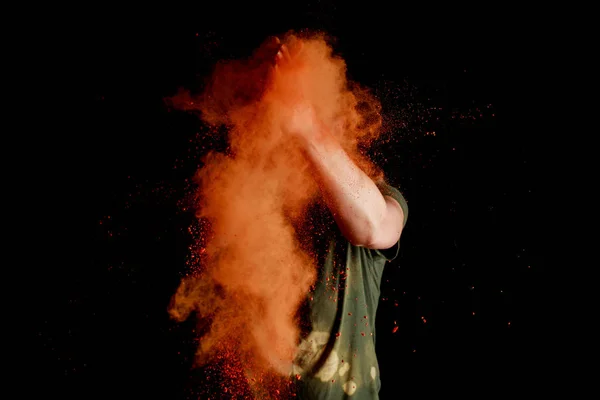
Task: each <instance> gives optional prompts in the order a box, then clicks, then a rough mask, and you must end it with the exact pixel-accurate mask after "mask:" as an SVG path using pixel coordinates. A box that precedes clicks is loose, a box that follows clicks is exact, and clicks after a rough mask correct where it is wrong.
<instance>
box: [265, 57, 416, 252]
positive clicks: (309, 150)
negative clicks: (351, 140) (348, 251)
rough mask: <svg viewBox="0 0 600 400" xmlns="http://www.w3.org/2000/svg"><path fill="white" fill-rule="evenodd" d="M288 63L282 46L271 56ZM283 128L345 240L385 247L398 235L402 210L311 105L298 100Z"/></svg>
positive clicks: (279, 65) (278, 63) (279, 63)
mask: <svg viewBox="0 0 600 400" xmlns="http://www.w3.org/2000/svg"><path fill="white" fill-rule="evenodd" d="M290 61H291V56H290V53H289V50H288V49H287V48H286V46H285V45H283V46H281V49H280V50H279V52H278V53H277V56H276V66H275V69H276V71H277V70H278V69H280V68H285V66H286V63H288V62H290ZM290 110H291V113H290V116H289V118H288V119H286V122H285V126H283V127H282V130H283V131H284V132H285V133H287V134H290V135H292V136H293V137H294V138H295V139H296V140H297V142H298V143H299V145H300V147H301V149H302V151H303V152H304V154H305V155H306V158H307V160H308V161H309V164H310V166H311V168H312V170H313V173H314V176H315V179H316V180H317V182H318V184H319V187H320V189H321V193H322V195H323V197H324V199H325V202H326V204H327V206H328V208H329V210H330V211H331V213H332V214H333V217H334V218H335V221H336V223H337V225H338V227H339V228H340V230H341V232H342V234H343V235H344V236H345V237H346V239H347V240H348V241H349V242H350V243H352V244H353V245H356V246H363V247H367V248H370V249H388V248H390V247H392V246H393V245H394V244H395V243H396V242H397V241H398V240H399V238H400V234H401V233H402V228H403V226H402V224H403V221H404V214H403V211H402V208H401V207H400V205H399V204H398V202H397V201H396V200H395V199H393V198H392V197H389V196H384V195H382V194H381V192H380V191H379V189H378V188H377V186H376V184H375V183H374V182H373V181H372V180H371V178H369V177H368V176H367V175H366V174H365V173H364V172H363V171H362V170H361V169H360V168H359V167H358V166H357V165H356V164H355V163H354V162H353V161H352V160H351V159H350V157H349V156H348V154H347V153H346V152H345V151H344V149H343V148H342V146H341V145H340V143H339V142H338V141H337V140H336V139H335V138H334V136H333V135H332V134H331V131H330V128H329V127H327V126H324V125H323V124H322V123H321V122H320V121H318V119H317V117H316V115H315V112H314V109H313V108H312V106H311V105H310V104H307V103H305V102H302V101H299V102H297V103H295V104H293V106H291V107H290Z"/></svg>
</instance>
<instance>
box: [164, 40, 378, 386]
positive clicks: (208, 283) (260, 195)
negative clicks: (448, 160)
mask: <svg viewBox="0 0 600 400" xmlns="http://www.w3.org/2000/svg"><path fill="white" fill-rule="evenodd" d="M282 42H283V43H285V44H286V45H287V46H288V48H289V49H290V52H291V53H293V54H294V58H293V61H292V64H291V66H290V67H289V68H287V69H286V70H285V71H283V72H282V73H281V74H273V73H272V68H273V62H272V61H274V56H275V53H276V51H277V49H278V47H277V45H276V44H274V42H273V41H267V42H265V43H264V44H263V45H262V46H261V47H260V48H259V49H258V50H257V51H256V52H255V53H254V55H253V56H252V57H251V58H250V59H248V60H238V61H228V62H220V63H218V64H217V65H216V66H215V68H214V71H213V74H212V75H211V77H210V79H209V80H208V81H207V85H206V88H205V90H204V92H203V93H202V94H201V95H200V96H198V97H192V96H191V95H190V94H189V93H188V92H180V93H179V94H178V95H176V96H175V97H173V98H172V99H170V100H171V102H172V104H173V105H174V106H175V107H177V108H180V109H186V110H194V111H198V112H199V114H200V116H201V118H202V119H203V120H204V121H205V122H206V123H208V124H210V125H212V126H215V127H217V126H226V127H227V131H228V144H229V148H228V151H227V152H226V153H218V152H211V153H209V154H208V155H207V156H206V157H205V159H204V160H203V167H202V168H201V169H200V170H199V171H198V172H197V176H196V178H197V183H198V193H197V194H196V198H197V201H198V203H197V210H198V211H197V216H198V218H200V219H202V220H205V221H208V224H209V227H210V229H209V230H207V232H205V233H204V234H205V235H206V236H205V237H204V238H203V244H204V246H203V247H202V254H198V255H197V256H198V257H199V258H201V259H202V267H201V270H200V271H198V272H197V273H195V274H191V275H190V276H188V277H187V278H185V279H184V280H183V281H182V282H181V284H180V286H179V288H178V290H177V292H176V293H175V294H174V296H173V299H172V303H171V305H170V308H169V312H170V315H171V316H172V317H173V318H174V319H176V320H178V321H183V320H185V319H187V318H188V317H189V315H190V314H191V313H197V316H198V319H199V321H207V320H208V321H210V327H209V329H208V330H207V332H206V333H205V334H204V336H203V337H201V338H200V340H199V343H200V345H199V348H198V352H197V361H198V363H199V364H205V363H214V362H215V361H216V360H217V359H218V360H219V362H220V363H221V364H223V363H224V364H227V365H226V366H225V367H223V368H224V369H225V370H227V371H229V372H228V373H230V374H232V375H236V376H238V375H240V374H243V376H245V377H246V379H247V382H248V383H249V384H250V386H252V387H253V390H254V393H255V394H256V393H259V392H260V393H265V392H266V393H269V396H272V397H273V398H278V397H280V396H283V393H284V392H283V390H284V388H283V387H282V385H283V384H284V383H285V382H288V381H289V379H290V378H289V376H290V373H291V365H292V360H293V358H294V355H295V352H296V345H297V342H298V335H299V328H298V323H297V320H296V313H297V310H298V307H299V305H300V304H301V302H302V301H303V300H304V299H305V298H306V295H307V293H308V291H309V288H310V286H311V284H312V283H313V282H314V280H315V277H316V268H317V265H315V263H314V261H313V257H312V255H311V254H310V252H306V251H304V250H303V248H301V246H300V244H299V242H298V240H297V237H298V234H300V235H301V234H302V233H301V232H300V233H298V232H296V230H295V228H294V227H295V226H300V225H301V224H299V223H298V222H299V221H300V222H301V221H302V219H303V218H304V215H305V211H306V209H307V207H308V206H309V205H310V204H311V203H312V202H315V201H318V199H319V193H318V187H317V185H316V183H315V182H314V180H313V178H312V176H311V174H310V171H309V169H308V164H307V161H306V160H305V158H304V156H303V155H302V153H301V152H300V150H299V149H298V148H297V147H296V144H295V142H294V141H292V140H290V139H289V138H288V137H286V135H284V134H283V133H282V132H281V129H280V126H281V121H282V119H283V118H286V106H287V105H288V104H290V103H293V102H294V101H295V100H296V99H297V98H299V97H302V98H304V99H305V100H308V101H309V102H310V103H312V105H313V106H314V108H315V111H316V114H317V116H318V117H319V118H320V120H321V121H322V122H323V124H325V125H327V126H329V127H331V128H332V131H333V132H334V135H335V136H336V138H337V139H338V140H339V141H340V143H341V144H342V146H343V147H344V148H345V150H346V151H347V152H348V154H349V155H350V156H351V157H352V158H353V160H354V161H355V162H356V163H357V164H358V165H359V166H360V167H361V168H362V169H363V170H364V171H365V172H366V173H367V174H369V175H370V176H371V177H373V178H375V177H378V176H380V175H381V171H380V170H379V169H378V168H377V167H376V166H374V165H373V163H372V162H371V161H370V160H369V158H368V157H367V156H366V155H365V154H364V150H363V151H359V149H365V148H368V146H369V144H370V143H372V142H373V141H374V140H376V139H377V138H378V137H379V134H380V128H381V115H380V109H381V106H380V104H379V102H378V101H377V100H376V99H375V98H374V97H373V96H372V95H371V94H370V92H369V91H368V90H366V89H364V88H361V87H360V86H359V85H358V84H356V83H352V82H349V81H348V80H347V79H346V64H345V62H344V60H343V59H341V58H339V57H337V56H334V55H333V54H332V49H331V47H330V46H329V45H328V44H327V41H326V37H325V35H323V34H319V33H311V34H302V35H298V34H295V33H288V34H286V35H285V36H284V37H283V38H282ZM215 131H216V129H215ZM228 390H230V391H231V390H232V389H231V388H229V389H228ZM240 390H241V389H240ZM277 393H280V395H278V394H277ZM260 396H261V398H263V397H262V396H264V394H261V395H260Z"/></svg>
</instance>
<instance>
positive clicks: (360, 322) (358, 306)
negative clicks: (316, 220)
mask: <svg viewBox="0 0 600 400" xmlns="http://www.w3.org/2000/svg"><path fill="white" fill-rule="evenodd" d="M378 187H379V189H380V191H381V192H382V194H384V195H386V196H390V197H392V198H394V199H395V200H396V201H398V203H399V204H400V206H401V207H402V210H403V211H404V221H403V222H404V223H406V218H407V216H408V206H407V204H406V200H405V199H404V197H403V196H402V194H401V193H400V192H399V191H398V190H397V189H395V188H393V187H391V186H389V185H387V184H385V183H381V184H379V185H378ZM331 221H332V220H330V222H331ZM315 225H318V224H315ZM336 228H337V227H334V228H333V229H330V230H329V232H327V233H324V234H323V233H321V234H318V235H317V236H319V238H320V244H321V247H323V248H325V251H324V252H322V253H321V254H322V257H321V263H320V264H321V267H320V269H319V272H318V277H317V280H316V282H315V284H314V286H313V287H312V289H311V291H310V293H309V294H308V298H307V301H306V307H305V314H306V317H305V318H306V323H305V330H304V332H303V335H302V339H301V342H300V344H299V351H298V355H297V357H296V359H295V360H294V365H293V374H294V375H295V376H294V379H295V380H296V382H297V385H296V391H297V395H298V397H297V398H299V399H310V400H313V399H315V400H316V399H318V400H326V399H327V400H338V399H369V400H372V399H378V398H379V395H378V393H379V389H380V386H381V381H380V379H379V365H378V364H377V357H376V354H375V313H376V311H377V305H378V302H379V295H380V284H381V277H382V274H383V269H384V266H385V263H386V262H387V261H389V260H393V259H394V258H396V257H397V255H398V251H399V243H396V244H395V245H394V246H393V247H392V248H390V249H387V250H384V251H380V250H371V249H368V248H365V247H358V246H353V245H352V244H350V243H349V242H348V241H347V240H346V239H344V238H343V236H341V234H340V232H339V230H338V229H336Z"/></svg>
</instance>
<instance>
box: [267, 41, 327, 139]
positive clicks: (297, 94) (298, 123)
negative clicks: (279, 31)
mask: <svg viewBox="0 0 600 400" xmlns="http://www.w3.org/2000/svg"><path fill="white" fill-rule="evenodd" d="M276 41H277V43H278V44H280V48H279V51H278V52H277V53H276V55H275V64H274V67H273V69H274V89H273V91H274V100H275V101H276V102H277V103H278V104H277V106H279V108H280V111H281V119H282V120H281V130H282V131H283V133H284V134H289V135H293V136H295V137H297V138H299V139H302V141H304V142H306V141H310V140H312V139H313V138H314V136H315V135H316V134H317V133H318V131H319V125H320V123H319V120H318V118H317V114H316V112H315V108H314V106H313V105H312V103H311V101H310V100H309V99H308V96H307V94H306V93H305V92H304V90H303V88H304V82H306V79H307V78H309V77H307V76H306V75H305V74H303V72H304V71H303V66H302V59H301V57H299V55H300V53H301V51H302V42H301V41H300V40H296V41H294V42H292V43H291V49H290V47H288V46H287V45H286V44H281V43H280V41H279V39H276Z"/></svg>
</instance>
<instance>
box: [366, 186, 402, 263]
mask: <svg viewBox="0 0 600 400" xmlns="http://www.w3.org/2000/svg"><path fill="white" fill-rule="evenodd" d="M377 187H378V188H379V191H380V192H381V194H382V195H384V196H389V197H391V198H393V199H394V200H396V201H397V202H398V204H400V208H402V212H403V214H404V220H403V221H402V227H403V228H404V227H405V226H406V220H407V219H408V204H407V203H406V199H405V198H404V196H403V195H402V193H400V191H399V190H398V189H396V188H395V187H393V186H390V185H388V184H387V183H386V182H384V181H381V182H379V183H377ZM374 251H375V252H376V253H378V254H380V255H382V256H383V257H385V258H386V259H387V260H388V261H392V260H394V259H395V258H396V257H398V253H399V252H400V240H398V242H396V244H394V245H393V246H392V247H390V248H389V249H383V250H374Z"/></svg>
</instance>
